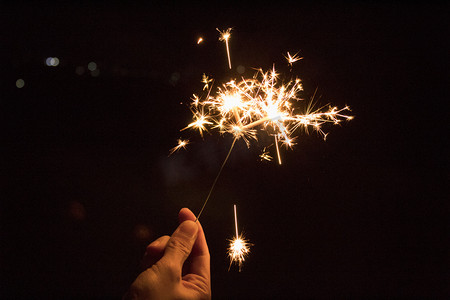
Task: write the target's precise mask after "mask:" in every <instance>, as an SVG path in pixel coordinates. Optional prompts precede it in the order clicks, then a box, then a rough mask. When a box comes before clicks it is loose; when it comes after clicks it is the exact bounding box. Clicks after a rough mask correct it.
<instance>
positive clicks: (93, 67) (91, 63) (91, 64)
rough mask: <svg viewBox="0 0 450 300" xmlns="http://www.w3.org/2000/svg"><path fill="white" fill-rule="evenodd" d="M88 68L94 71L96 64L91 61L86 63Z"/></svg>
mask: <svg viewBox="0 0 450 300" xmlns="http://www.w3.org/2000/svg"><path fill="white" fill-rule="evenodd" d="M88 69H89V71H94V70H95V69H97V64H96V63H95V62H93V61H91V62H90V63H88Z"/></svg>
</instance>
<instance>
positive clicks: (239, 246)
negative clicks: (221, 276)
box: [228, 204, 251, 272]
mask: <svg viewBox="0 0 450 300" xmlns="http://www.w3.org/2000/svg"><path fill="white" fill-rule="evenodd" d="M234 226H235V229H236V236H235V237H234V238H233V239H231V240H230V245H229V246H228V257H229V258H230V266H229V267H228V270H230V268H231V265H232V264H233V263H236V264H237V265H238V266H239V272H240V271H241V269H242V264H243V263H244V261H245V258H246V257H247V255H248V254H249V253H250V246H251V244H250V243H248V241H247V240H246V239H245V238H244V236H243V235H242V233H241V235H239V233H238V225H237V214H236V204H235V205H234Z"/></svg>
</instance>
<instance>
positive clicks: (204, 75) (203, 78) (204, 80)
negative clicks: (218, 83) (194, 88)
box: [202, 73, 213, 90]
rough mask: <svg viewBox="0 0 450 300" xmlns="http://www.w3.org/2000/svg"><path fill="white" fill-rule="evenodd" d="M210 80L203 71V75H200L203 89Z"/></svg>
mask: <svg viewBox="0 0 450 300" xmlns="http://www.w3.org/2000/svg"><path fill="white" fill-rule="evenodd" d="M212 81H213V80H212V79H209V77H208V76H207V75H206V74H205V73H203V75H202V83H204V85H203V90H208V89H209V83H210V82H212Z"/></svg>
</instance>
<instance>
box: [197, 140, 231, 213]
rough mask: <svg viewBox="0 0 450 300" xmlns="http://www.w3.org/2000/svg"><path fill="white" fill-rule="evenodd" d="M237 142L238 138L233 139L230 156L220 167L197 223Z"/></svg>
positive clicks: (228, 155) (229, 151)
mask: <svg viewBox="0 0 450 300" xmlns="http://www.w3.org/2000/svg"><path fill="white" fill-rule="evenodd" d="M236 140H237V137H235V138H234V139H233V143H232V144H231V147H230V150H228V154H227V156H226V157H225V159H224V161H223V163H222V166H221V167H220V169H219V172H218V173H217V176H216V178H215V179H214V182H213V184H212V186H211V189H210V190H209V193H208V196H207V197H206V200H205V202H204V203H203V206H202V208H201V209H200V212H199V213H198V215H197V218H196V219H195V222H197V220H198V219H199V218H200V215H201V214H202V212H203V210H204V209H205V206H206V203H208V200H209V198H210V197H211V193H212V191H213V189H214V187H215V186H216V183H217V180H218V179H219V177H220V174H221V173H222V170H223V168H224V167H225V164H226V163H227V161H228V158H229V157H230V154H231V151H232V150H233V148H234V144H235V143H236Z"/></svg>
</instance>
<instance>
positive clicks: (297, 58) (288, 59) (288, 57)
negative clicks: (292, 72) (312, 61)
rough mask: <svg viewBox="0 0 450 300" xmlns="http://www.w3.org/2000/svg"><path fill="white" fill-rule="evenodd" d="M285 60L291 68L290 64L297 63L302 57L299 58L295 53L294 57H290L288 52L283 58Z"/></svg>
mask: <svg viewBox="0 0 450 300" xmlns="http://www.w3.org/2000/svg"><path fill="white" fill-rule="evenodd" d="M285 58H286V60H287V61H288V63H289V65H290V66H291V67H292V64H293V63H295V62H297V61H299V60H300V59H303V57H299V56H298V53H295V54H294V55H291V54H290V53H289V52H288V53H287V56H285Z"/></svg>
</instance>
